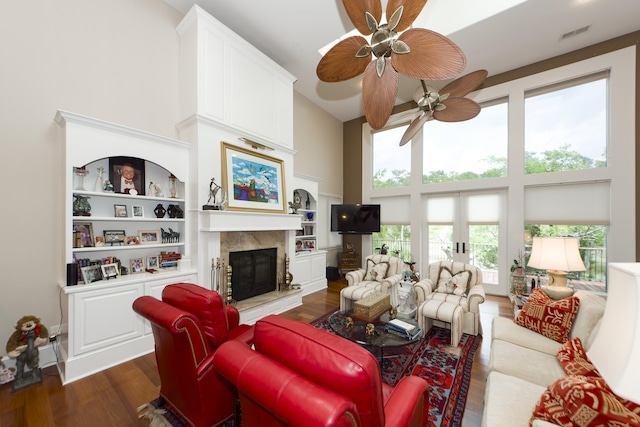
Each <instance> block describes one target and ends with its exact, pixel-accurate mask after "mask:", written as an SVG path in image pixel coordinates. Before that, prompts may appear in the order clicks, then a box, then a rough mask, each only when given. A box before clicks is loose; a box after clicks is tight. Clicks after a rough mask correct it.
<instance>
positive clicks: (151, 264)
mask: <svg viewBox="0 0 640 427" xmlns="http://www.w3.org/2000/svg"><path fill="white" fill-rule="evenodd" d="M159 267H160V257H158V256H157V255H156V256H148V257H147V268H148V269H157V268H159Z"/></svg>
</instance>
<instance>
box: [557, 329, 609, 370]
mask: <svg viewBox="0 0 640 427" xmlns="http://www.w3.org/2000/svg"><path fill="white" fill-rule="evenodd" d="M556 357H557V358H558V361H559V362H560V365H562V369H564V371H565V372H566V373H567V375H584V376H587V377H599V376H600V373H599V372H598V370H597V369H596V367H595V366H593V363H591V362H590V361H589V357H588V356H587V352H586V350H585V349H584V347H583V346H582V340H580V338H579V337H575V338H574V339H571V340H569V341H567V342H566V343H564V344H563V345H562V347H561V348H560V350H558V353H557V354H556Z"/></svg>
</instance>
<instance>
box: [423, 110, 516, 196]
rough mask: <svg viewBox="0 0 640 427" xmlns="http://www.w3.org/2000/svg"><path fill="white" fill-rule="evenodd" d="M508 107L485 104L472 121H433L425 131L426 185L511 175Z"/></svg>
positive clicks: (424, 176)
mask: <svg viewBox="0 0 640 427" xmlns="http://www.w3.org/2000/svg"><path fill="white" fill-rule="evenodd" d="M507 123H508V104H507V102H506V101H505V100H500V101H498V102H494V103H487V104H483V105H482V111H480V114H479V115H478V116H476V117H474V118H473V119H471V120H467V121H464V122H457V123H443V122H438V121H435V120H433V121H429V122H427V123H426V124H425V125H424V130H423V133H424V135H423V144H424V149H423V159H422V182H423V183H425V184H429V183H438V182H447V181H468V180H473V179H481V178H494V177H502V176H506V175H507V148H508V133H507Z"/></svg>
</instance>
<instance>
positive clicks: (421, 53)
mask: <svg viewBox="0 0 640 427" xmlns="http://www.w3.org/2000/svg"><path fill="white" fill-rule="evenodd" d="M398 40H400V41H403V42H405V43H406V44H407V45H408V46H409V48H410V49H411V52H409V53H406V54H396V53H392V54H391V64H392V65H393V66H394V67H395V69H396V70H397V71H398V72H399V73H400V74H404V75H405V76H407V77H411V78H414V79H418V80H447V79H452V78H454V77H456V76H457V75H459V74H460V73H461V72H462V71H463V70H464V67H465V66H466V65H467V58H466V57H465V56H464V53H463V52H462V50H461V49H460V48H459V47H458V46H457V45H456V44H455V43H454V42H452V41H451V40H449V39H448V38H447V37H445V36H443V35H442V34H438V33H436V32H434V31H430V30H425V29H423V28H412V29H410V30H407V31H405V32H404V33H402V34H401V35H400V37H398Z"/></svg>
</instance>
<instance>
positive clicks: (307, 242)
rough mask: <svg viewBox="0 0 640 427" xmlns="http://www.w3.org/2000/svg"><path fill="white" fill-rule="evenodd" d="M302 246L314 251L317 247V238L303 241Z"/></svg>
mask: <svg viewBox="0 0 640 427" xmlns="http://www.w3.org/2000/svg"><path fill="white" fill-rule="evenodd" d="M302 248H303V249H305V250H308V251H312V250H314V249H315V248H316V241H315V240H311V239H310V240H303V241H302Z"/></svg>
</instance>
